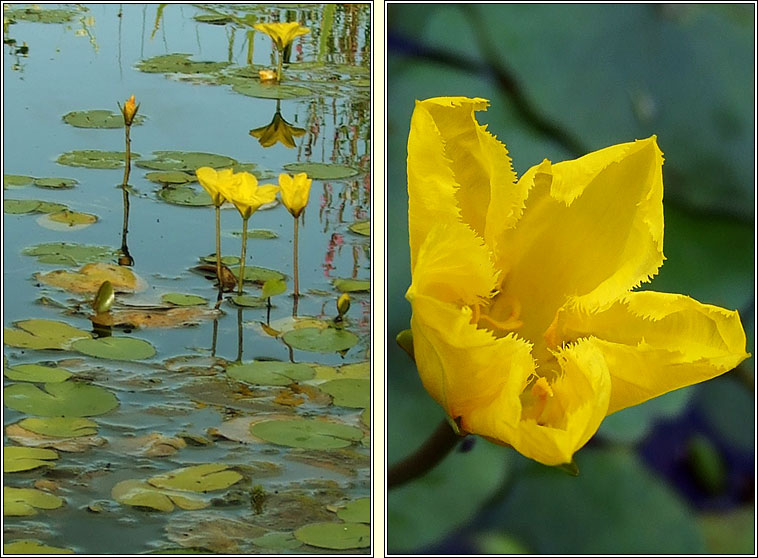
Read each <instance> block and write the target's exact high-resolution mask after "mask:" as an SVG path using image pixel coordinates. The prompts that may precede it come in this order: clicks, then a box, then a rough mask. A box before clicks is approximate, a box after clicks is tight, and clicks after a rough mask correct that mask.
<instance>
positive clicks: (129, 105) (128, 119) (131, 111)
mask: <svg viewBox="0 0 758 558" xmlns="http://www.w3.org/2000/svg"><path fill="white" fill-rule="evenodd" d="M138 110H139V105H138V104H137V103H136V102H135V101H134V95H132V96H131V97H129V99H127V100H126V102H125V103H124V106H123V107H121V114H123V115H124V124H126V125H127V126H131V125H132V122H133V121H134V117H135V116H136V115H137V111H138Z"/></svg>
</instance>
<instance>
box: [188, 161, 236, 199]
mask: <svg viewBox="0 0 758 558" xmlns="http://www.w3.org/2000/svg"><path fill="white" fill-rule="evenodd" d="M195 175H196V176H197V181H198V182H199V183H200V186H202V187H203V188H205V191H206V192H208V194H209V195H210V197H211V200H213V205H215V206H216V207H220V206H221V205H223V203H224V201H226V200H225V199H224V196H223V194H222V193H221V187H220V184H221V183H224V182H231V181H233V180H235V177H234V172H233V171H232V169H224V170H221V171H217V170H216V169H212V168H211V167H200V168H199V169H197V170H196V171H195Z"/></svg>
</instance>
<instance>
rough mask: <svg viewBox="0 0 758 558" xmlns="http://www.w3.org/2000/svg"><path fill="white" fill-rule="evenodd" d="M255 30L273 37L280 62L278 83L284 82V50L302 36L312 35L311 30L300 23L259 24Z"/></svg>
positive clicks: (277, 76)
mask: <svg viewBox="0 0 758 558" xmlns="http://www.w3.org/2000/svg"><path fill="white" fill-rule="evenodd" d="M253 27H254V28H255V29H257V30H258V31H261V32H263V33H265V34H266V35H268V36H269V37H271V40H272V41H274V46H276V50H277V53H278V57H279V61H278V66H277V70H276V81H277V82H281V81H282V62H283V60H284V49H285V48H287V45H289V44H290V43H291V42H292V41H294V40H295V39H296V38H297V37H299V36H300V35H305V34H306V33H310V29H308V28H307V27H303V26H301V25H300V24H299V23H298V22H296V21H292V22H289V23H257V24H255V25H253Z"/></svg>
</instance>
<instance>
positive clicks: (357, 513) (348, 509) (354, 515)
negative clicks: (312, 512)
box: [337, 498, 371, 523]
mask: <svg viewBox="0 0 758 558" xmlns="http://www.w3.org/2000/svg"><path fill="white" fill-rule="evenodd" d="M337 517H339V518H340V519H341V520H342V521H347V522H349V523H371V498H358V499H357V500H353V501H352V502H348V503H347V505H346V506H345V507H344V508H342V509H340V510H338V511H337Z"/></svg>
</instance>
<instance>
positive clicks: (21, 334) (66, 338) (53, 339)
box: [3, 320, 92, 349]
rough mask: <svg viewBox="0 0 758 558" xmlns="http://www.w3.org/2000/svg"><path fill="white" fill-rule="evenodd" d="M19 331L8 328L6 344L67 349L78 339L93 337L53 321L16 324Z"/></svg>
mask: <svg viewBox="0 0 758 558" xmlns="http://www.w3.org/2000/svg"><path fill="white" fill-rule="evenodd" d="M15 325H16V327H17V328H18V329H11V328H6V329H4V330H3V332H4V341H3V342H4V343H5V344H6V345H9V346H11V347H20V348H24V349H65V348H67V347H68V345H69V344H71V342H72V341H74V340H76V339H90V338H91V337H92V335H91V334H90V333H88V332H86V331H83V330H81V329H77V328H75V327H73V326H70V325H68V324H66V323H63V322H57V321H53V320H24V321H22V322H16V324H15Z"/></svg>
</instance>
